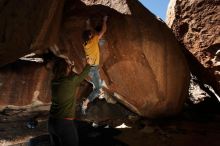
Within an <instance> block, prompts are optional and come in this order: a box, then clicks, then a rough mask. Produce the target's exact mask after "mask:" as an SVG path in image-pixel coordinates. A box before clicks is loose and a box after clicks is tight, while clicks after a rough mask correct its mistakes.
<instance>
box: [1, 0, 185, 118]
mask: <svg viewBox="0 0 220 146" xmlns="http://www.w3.org/2000/svg"><path fill="white" fill-rule="evenodd" d="M115 3H117V7H116V6H115V5H114V4H115ZM115 3H113V2H112V1H107V0H103V1H102V0H97V1H95V2H90V1H86V0H84V1H83V2H81V1H79V0H75V1H70V0H69V1H66V3H65V7H64V12H63V15H62V19H61V20H62V22H61V27H60V28H56V27H55V28H56V29H55V30H56V32H59V39H57V38H56V37H54V36H53V39H52V40H56V39H57V40H58V41H57V42H55V41H50V43H47V44H51V49H54V46H57V47H58V48H59V49H60V50H61V52H64V53H65V54H66V55H67V56H69V58H70V59H71V60H73V61H74V62H75V65H76V69H77V71H78V72H80V71H81V70H82V68H83V66H84V65H83V59H84V52H83V47H82V39H81V34H82V32H83V31H84V29H85V21H86V19H87V18H89V17H90V18H91V22H92V25H93V26H94V27H96V26H100V25H101V22H102V17H103V16H104V15H108V16H109V19H108V22H107V25H108V30H107V32H106V35H105V37H104V41H105V43H104V45H103V46H101V52H102V60H101V65H100V72H101V76H102V79H104V81H105V82H106V84H107V86H108V88H109V91H111V92H112V93H113V94H114V95H115V96H116V97H117V98H118V100H119V101H120V102H122V103H123V104H124V105H126V106H127V107H128V108H130V109H131V110H132V111H134V112H136V113H138V114H139V115H142V116H145V117H152V118H154V117H160V116H168V115H174V114H176V113H178V112H179V111H180V110H181V109H182V106H183V103H184V101H185V98H186V96H187V95H188V85H189V70H188V66H187V64H186V60H185V58H184V56H183V53H182V52H181V49H180V47H179V45H178V42H177V40H176V39H175V37H174V35H173V34H172V32H171V31H170V29H169V28H168V27H167V26H166V24H165V23H163V22H161V21H159V20H158V19H157V18H156V17H155V16H154V15H153V14H152V13H150V12H149V11H148V10H147V9H145V8H144V7H143V6H142V5H141V4H140V3H139V2H138V1H135V0H127V1H117V2H115ZM96 4H102V5H96ZM104 5H105V6H104ZM120 8H123V11H121V10H122V9H120ZM60 9H61V8H60ZM45 21H46V20H45ZM58 30H60V31H58ZM52 32H53V31H52ZM47 33H48V34H50V32H47ZM40 38H41V37H40ZM46 40H47V39H45V40H43V41H42V42H44V41H46ZM46 42H47V41H46ZM35 45H36V46H40V45H38V44H37V43H35ZM43 48H44V47H43ZM38 49H39V48H38ZM16 51H19V50H18V49H17V50H16ZM6 54H7V53H6ZM3 63H6V62H3Z"/></svg>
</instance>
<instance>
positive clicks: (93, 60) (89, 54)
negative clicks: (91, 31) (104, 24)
mask: <svg viewBox="0 0 220 146" xmlns="http://www.w3.org/2000/svg"><path fill="white" fill-rule="evenodd" d="M83 46H84V50H85V54H86V59H87V60H89V64H90V65H99V60H100V52H99V36H98V35H94V36H93V37H92V38H91V39H90V40H89V41H88V42H87V44H85V45H83Z"/></svg>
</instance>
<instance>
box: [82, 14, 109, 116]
mask: <svg viewBox="0 0 220 146" xmlns="http://www.w3.org/2000/svg"><path fill="white" fill-rule="evenodd" d="M107 19H108V17H107V16H105V17H103V24H102V29H101V31H100V32H96V31H94V30H93V29H92V27H91V25H90V19H88V20H87V21H86V30H85V31H84V32H83V34H82V38H83V47H84V51H85V55H86V62H87V64H89V65H91V66H92V67H91V69H90V72H89V76H90V78H91V82H92V84H93V91H92V92H91V93H90V95H89V96H88V97H87V98H86V100H85V101H83V104H82V113H83V114H86V109H87V106H88V103H89V102H92V101H93V100H94V99H95V98H96V97H98V96H99V95H100V94H101V92H102V90H101V88H102V83H101V82H102V81H101V79H100V75H99V60H100V50H99V40H100V39H101V38H102V36H103V35H104V34H105V32H106V30H107V25H106V22H107Z"/></svg>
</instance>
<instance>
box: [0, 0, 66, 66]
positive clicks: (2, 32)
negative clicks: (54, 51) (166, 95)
mask: <svg viewBox="0 0 220 146" xmlns="http://www.w3.org/2000/svg"><path fill="white" fill-rule="evenodd" d="M62 5H63V0H47V1H45V0H38V1H34V0H32V1H30V0H19V1H18V0H15V1H8V0H1V1H0V18H1V20H0V66H2V65H4V64H7V63H10V62H13V61H15V60H17V59H18V58H20V57H22V56H24V55H26V54H28V53H31V52H33V51H35V50H36V49H37V48H38V49H39V48H41V49H43V47H48V46H49V43H50V42H52V41H53V40H52V38H55V37H54V36H57V32H58V29H57V28H58V26H59V22H60V20H59V18H61V17H60V16H61V14H62V13H61V12H62V11H61V10H62V8H63V7H62ZM51 24H53V26H51ZM54 28H56V29H54ZM51 36H53V37H51ZM44 40H47V41H46V42H45V41H44ZM42 44H43V46H42Z"/></svg>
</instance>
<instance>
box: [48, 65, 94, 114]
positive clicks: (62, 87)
mask: <svg viewBox="0 0 220 146" xmlns="http://www.w3.org/2000/svg"><path fill="white" fill-rule="evenodd" d="M90 68H91V66H89V65H86V67H85V68H84V69H83V71H82V73H81V74H79V75H72V76H68V77H61V78H60V79H58V80H52V82H51V89H52V100H51V101H52V104H51V107H50V114H51V116H52V117H54V118H74V117H75V104H76V98H75V94H76V88H77V86H78V85H79V84H80V83H81V82H82V81H83V80H84V79H85V77H86V76H87V75H88V73H89V70H90Z"/></svg>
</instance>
